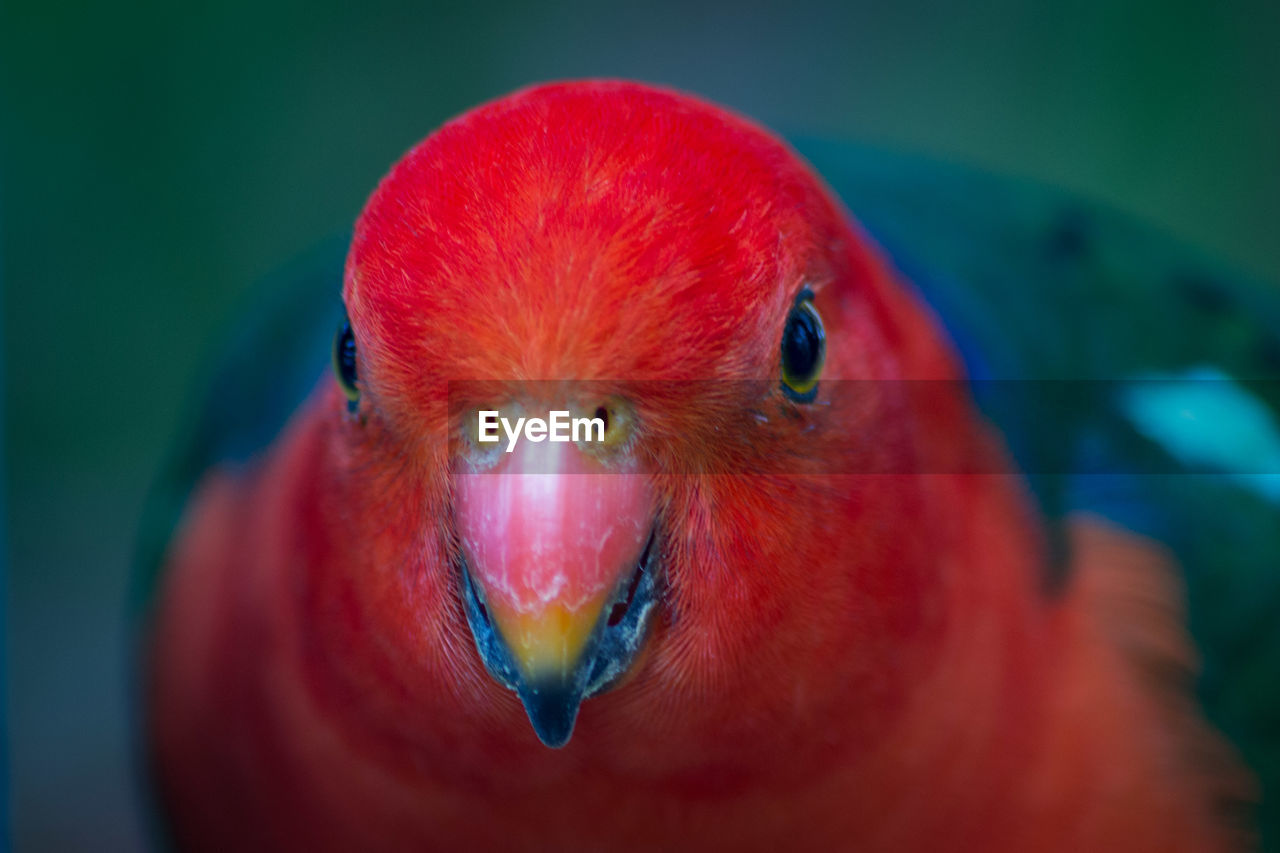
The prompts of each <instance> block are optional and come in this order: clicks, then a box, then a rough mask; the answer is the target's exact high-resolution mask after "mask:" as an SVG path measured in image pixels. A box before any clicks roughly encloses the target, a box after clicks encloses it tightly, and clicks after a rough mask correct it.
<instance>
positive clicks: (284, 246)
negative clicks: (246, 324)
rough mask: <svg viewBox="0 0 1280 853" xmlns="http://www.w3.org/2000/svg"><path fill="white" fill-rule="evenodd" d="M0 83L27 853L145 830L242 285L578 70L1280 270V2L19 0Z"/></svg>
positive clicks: (13, 584)
mask: <svg viewBox="0 0 1280 853" xmlns="http://www.w3.org/2000/svg"><path fill="white" fill-rule="evenodd" d="M882 6H883V8H882ZM890 7H892V8H890ZM0 75H2V76H0V163H2V166H3V171H2V172H0V239H2V241H3V242H2V243H0V264H3V266H2V267H0V283H2V285H3V306H2V317H3V344H4V349H3V362H2V363H3V366H4V378H3V381H4V389H5V397H4V407H3V412H4V424H3V427H4V441H5V460H4V467H3V473H4V488H5V491H6V494H5V496H4V502H3V505H4V507H5V508H6V511H7V514H6V525H7V530H6V531H5V540H6V545H7V562H8V591H7V599H8V623H7V637H6V645H7V648H6V652H7V657H6V659H5V668H6V670H7V674H8V696H7V718H8V730H9V732H8V733H9V745H8V756H9V769H10V789H11V804H10V815H11V821H12V831H13V837H14V840H15V842H16V846H17V848H18V849H30V850H57V849H95V850H110V849H131V848H134V847H137V846H139V845H140V844H141V843H142V832H143V829H142V827H143V823H142V819H141V818H140V817H139V811H138V808H137V805H136V803H137V798H136V794H135V792H134V790H133V787H132V783H131V779H130V776H129V770H128V758H129V747H128V714H129V711H128V704H127V695H126V693H127V691H126V684H127V678H126V675H127V669H126V649H125V644H124V639H125V636H126V633H125V629H124V625H123V616H122V614H123V612H124V603H123V602H124V597H125V584H126V578H127V574H128V569H129V562H130V550H131V547H132V541H133V535H134V527H135V524H136V520H137V516H138V513H139V510H140V506H141V502H142V497H143V494H144V490H145V488H146V486H147V483H148V481H149V480H150V478H151V477H152V476H153V475H154V472H155V469H156V466H157V465H158V462H159V459H160V456H161V454H162V453H163V451H164V449H165V448H166V447H167V446H168V445H169V443H170V442H171V440H172V437H173V435H174V431H175V429H176V428H177V423H178V418H179V413H180V411H181V410H182V408H183V406H184V405H185V401H187V400H188V399H190V395H191V393H192V389H191V387H190V386H191V382H192V379H193V377H194V376H195V375H197V374H198V372H199V369H200V366H201V365H202V364H203V363H204V362H205V361H206V360H207V357H208V356H209V354H210V352H211V348H212V347H213V346H214V344H215V342H216V341H217V340H218V338H219V336H220V332H221V331H224V330H225V328H226V326H227V324H228V323H230V322H231V321H232V318H233V316H234V306H235V305H236V303H237V300H238V298H239V297H241V295H242V294H243V293H244V291H245V289H246V288H247V287H248V286H249V284H250V283H251V282H252V281H253V280H254V279H256V278H258V277H260V276H262V275H264V274H266V273H268V272H269V271H271V270H272V269H273V268H275V267H277V266H279V265H280V264H282V263H284V262H285V261H287V260H288V259H289V258H290V257H291V256H293V255H295V254H296V253H298V252H300V251H302V250H303V249H305V248H306V247H308V246H309V245H311V244H313V243H314V242H315V241H316V240H317V239H319V238H321V237H322V236H324V235H326V234H329V233H331V232H333V231H335V230H337V229H339V228H341V227H343V226H345V225H347V224H348V223H350V222H351V221H352V219H353V218H354V217H355V215H356V213H357V212H358V211H359V208H360V206H361V204H362V203H363V201H364V199H365V198H366V196H367V194H368V193H369V192H370V191H371V190H372V188H373V186H374V184H375V182H376V181H377V179H378V178H379V177H380V176H381V175H382V173H383V172H384V171H385V170H386V169H387V168H388V166H389V165H390V164H391V163H392V161H393V160H394V159H395V158H397V157H398V156H399V155H400V154H401V153H403V151H404V150H406V149H407V148H408V147H409V146H410V145H411V144H413V143H414V142H415V141H416V140H418V139H419V138H421V137H422V136H424V135H425V134H427V133H428V132H429V131H430V130H431V129H432V128H434V127H435V126H437V125H438V124H439V123H440V122H441V121H443V120H445V119H447V118H448V117H450V116H452V115H454V114H456V113H458V112H460V111H462V110H464V109H466V108H468V107H470V106H472V105H474V104H476V103H478V102H480V101H483V100H486V99H489V98H493V97H496V96H498V95H500V94H503V93H505V92H507V91H509V90H511V89H513V88H516V87H519V86H522V85H525V84H528V83H530V82H534V81H539V80H546V79H552V78H565V77H582V76H624V77H635V78H639V79H644V80H649V81H655V82H661V83H667V84H671V85H675V86H678V87H681V88H685V89H688V90H690V91H693V92H696V93H699V94H701V95H704V96H706V97H709V98H711V99H714V100H717V101H720V102H723V103H725V104H727V105H730V106H732V107H735V108H737V109H739V110H740V111H743V112H745V113H747V114H749V115H752V116H754V117H756V118H757V119H759V120H761V121H762V122H764V123H765V124H768V125H770V126H772V127H774V128H775V129H778V130H780V131H784V132H792V133H808V134H817V135H826V136H835V137H842V138H851V139H857V140H862V141H866V142H871V143H874V144H880V145H884V146H886V147H891V148H898V149H908V150H912V151H921V152H926V153H931V154H934V155H936V156H939V157H942V158H944V159H950V160H956V161H962V162H968V163H976V164H980V165H985V166H989V167H991V168H994V169H996V170H998V171H1002V172H1008V173H1013V174H1017V175H1025V176H1032V177H1036V178H1040V179H1043V180H1046V181H1049V182H1051V183H1055V184H1059V185H1062V186H1066V187H1068V188H1072V189H1076V190H1079V191H1081V192H1083V193H1085V194H1087V195H1091V196H1095V197H1098V198H1101V199H1104V200H1107V201H1109V202H1112V203H1114V204H1115V205H1117V206H1119V207H1121V208H1123V209H1126V210H1129V211H1132V212H1135V213H1137V214H1139V215H1140V216H1142V217H1143V218H1145V219H1148V220H1151V221H1153V222H1155V223H1157V224H1159V225H1161V226H1163V227H1166V228H1167V229H1169V230H1170V231H1172V232H1173V233H1175V234H1177V235H1180V236H1182V237H1184V238H1185V239H1186V240H1188V241H1191V242H1194V243H1197V244H1200V245H1202V246H1204V247H1205V248H1207V249H1209V250H1211V251H1213V252H1215V253H1217V254H1218V255H1220V256H1221V257H1222V258H1223V259H1225V260H1226V261H1227V262H1229V263H1232V264H1234V265H1235V266H1237V267H1239V268H1241V269H1243V270H1244V271H1246V272H1250V273H1253V274H1256V275H1260V276H1262V277H1264V278H1267V279H1270V280H1273V281H1280V236H1278V234H1280V231H1278V230H1277V222H1280V4H1277V3H1275V2H1274V0H1255V2H1233V3H1203V4H1196V3H1185V2H1172V3H1166V2H1108V0H1086V2H1080V3H1071V4H1053V3H1035V4H1029V3H1027V4H1024V3H1014V2H1008V0H1005V1H1004V2H996V3H993V4H983V5H981V6H978V5H975V4H971V3H952V2H947V3H920V2H912V0H905V2H897V3H893V4H870V3H834V2H827V3H793V4H788V6H787V9H786V11H782V10H781V9H780V8H770V7H768V6H766V5H762V4H753V3H741V2H735V3H700V4H698V5H696V6H690V5H689V4H679V3H674V2H659V3H651V4H647V5H645V6H643V7H636V8H627V9H621V8H619V9H611V8H606V7H605V5H604V4H599V5H597V4H589V3H579V4H562V5H557V6H554V7H552V6H549V5H545V4H538V5H530V6H513V5H508V4H503V3H495V2H490V3H485V4H482V5H477V6H475V7H474V8H472V9H469V10H461V9H458V8H449V7H444V6H438V5H433V4H420V3H387V2H381V3H379V2H374V3H366V4H336V3H331V2H312V3H302V2H296V3H272V2H253V3H249V2H243V0H231V2H224V3H216V4H215V3H195V4H169V3H165V4H162V3H130V2H122V3H115V4H101V5H90V4H85V3H73V2H58V0H54V2H38V0H0Z"/></svg>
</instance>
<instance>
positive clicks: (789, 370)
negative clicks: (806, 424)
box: [782, 288, 827, 403]
mask: <svg viewBox="0 0 1280 853" xmlns="http://www.w3.org/2000/svg"><path fill="white" fill-rule="evenodd" d="M826 346H827V345H826V336H825V335H824V334H823V331H822V318H821V317H819V316H818V309H817V308H814V307H813V291H811V290H809V289H808V288H805V289H804V290H802V291H800V295H799V296H797V297H796V303H795V305H794V306H793V307H792V308H791V313H790V314H788V315H787V326H786V328H785V329H784V330H783V332H782V391H783V393H785V394H786V395H787V396H788V397H790V398H791V399H792V400H795V401H796V402H798V403H807V402H809V401H810V400H812V399H813V398H814V397H816V396H817V395H818V374H820V373H821V372H822V361H823V358H824V356H825V355H826Z"/></svg>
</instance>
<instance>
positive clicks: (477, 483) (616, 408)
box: [331, 82, 955, 746]
mask: <svg viewBox="0 0 1280 853" xmlns="http://www.w3.org/2000/svg"><path fill="white" fill-rule="evenodd" d="M344 301H345V304H346V308H347V312H348V317H349V321H348V325H347V326H346V327H345V328H344V330H343V331H342V332H341V333H340V335H339V339H338V344H337V348H336V352H335V363H336V366H337V373H338V377H339V383H338V385H339V386H341V388H342V389H343V390H344V391H345V396H344V395H343V394H341V393H334V394H333V395H332V400H331V403H332V415H333V418H334V419H335V423H336V424H337V426H336V428H335V430H334V434H335V435H336V436H337V437H338V441H339V442H340V444H341V451H340V452H341V453H342V455H343V459H344V464H345V466H346V467H347V469H348V470H349V471H351V472H352V473H353V476H359V477H363V478H364V480H363V481H362V482H365V483H366V484H371V491H373V492H375V493H377V494H378V495H379V496H380V500H381V502H380V503H378V505H379V506H380V507H382V521H383V522H384V523H385V529H384V530H382V531H381V532H380V534H379V536H378V537H377V538H376V541H377V542H378V543H380V544H378V545H377V547H376V548H375V550H376V552H377V553H376V555H375V557H376V559H378V560H381V561H383V562H386V561H390V562H392V563H398V564H400V566H401V569H402V571H403V572H404V573H406V574H409V575H413V568H412V567H415V566H423V565H435V564H434V563H430V561H427V560H425V558H423V557H422V555H424V554H428V553H433V552H435V551H438V552H439V553H442V554H445V555H447V557H446V558H445V559H442V560H441V561H439V562H440V564H441V565H443V566H446V567H447V570H444V569H442V570H439V571H431V572H428V575H429V576H427V577H424V578H418V579H417V580H416V581H415V582H418V583H424V584H432V585H436V586H439V588H441V589H444V590H447V591H448V594H446V595H443V596H441V597H440V599H439V600H440V602H441V603H440V605H439V608H438V611H437V612H433V613H423V614H421V618H422V619H424V620H431V619H436V620H444V621H446V622H448V623H449V625H451V626H454V627H455V628H456V629H457V630H456V631H455V632H454V633H452V634H450V636H452V637H458V636H463V637H465V636H467V635H469V639H470V640H472V641H474V642H473V645H471V647H469V648H464V647H462V646H460V645H455V646H451V647H450V649H449V651H448V654H450V655H453V656H454V657H453V658H451V659H450V660H449V661H448V662H447V666H449V667H450V668H451V671H453V672H457V673H462V672H465V671H466V670H467V667H469V666H471V664H472V662H473V661H475V660H476V659H478V660H479V662H480V663H482V664H483V667H484V670H487V672H488V675H489V677H491V679H492V680H494V681H496V682H497V684H498V685H501V686H502V687H505V688H509V689H511V690H514V692H515V693H516V695H517V696H518V697H519V699H520V701H521V703H522V704H523V707H524V710H525V712H526V713H527V716H528V719H529V721H530V722H532V725H533V728H534V730H535V732H536V733H537V735H538V737H539V738H540V739H541V740H542V741H543V742H544V743H545V744H547V745H549V746H561V745H563V744H565V743H566V742H567V741H568V740H569V737H570V735H571V733H572V732H573V729H574V725H575V720H576V719H577V717H578V712H579V708H580V706H581V705H582V703H583V700H584V699H585V698H587V697H590V696H593V695H596V694H601V693H606V692H610V693H612V694H614V695H619V694H625V693H627V692H628V691H631V692H632V694H633V697H632V699H631V700H628V701H630V702H631V705H630V707H632V708H633V709H634V708H638V707H640V706H639V705H637V704H636V703H640V704H642V705H644V707H645V713H647V714H649V719H650V721H651V725H652V726H654V727H655V729H661V727H662V726H663V725H666V724H668V723H669V720H668V718H669V717H670V716H671V714H670V713H668V712H667V711H665V710H664V709H666V708H669V707H675V706H676V704H678V703H676V702H675V700H674V697H677V696H678V697H681V698H683V699H695V700H696V698H697V697H698V696H703V695H709V690H710V685H715V686H716V687H717V690H718V693H719V694H720V695H724V694H729V695H732V694H733V693H734V691H740V692H741V694H742V695H747V694H748V693H750V694H751V695H753V696H755V697H757V699H756V700H755V701H753V702H752V703H749V704H748V707H751V708H752V713H750V714H746V715H741V714H739V715H737V716H734V717H732V718H730V717H727V716H726V715H725V714H724V713H722V712H720V711H715V710H714V709H710V708H708V709H706V710H705V713H703V712H702V711H699V710H698V702H696V701H694V702H692V703H687V702H686V703H684V706H685V707H686V709H687V708H688V707H689V706H690V705H692V706H693V707H694V709H695V710H694V711H692V712H689V711H687V710H686V711H685V712H684V719H685V723H684V724H685V725H702V726H704V727H706V728H707V729H711V728H713V727H719V728H720V729H722V730H730V731H732V730H735V727H741V731H742V732H743V733H744V737H745V736H746V734H745V733H746V732H747V731H749V730H753V729H751V727H752V726H756V727H758V726H759V725H768V724H769V722H770V721H771V720H772V721H775V722H776V721H777V720H779V719H782V718H783V717H788V718H801V719H803V718H804V716H805V714H806V713H810V712H812V713H814V714H816V713H817V711H816V705H815V704H814V703H818V702H832V703H845V704H846V707H848V704H847V703H848V699H849V696H848V695H847V694H846V693H843V692H842V691H838V690H836V691H833V690H818V689H811V688H813V687H814V686H815V685H816V684H818V683H819V682H821V681H824V680H834V681H836V682H838V683H840V684H842V685H849V689H851V690H857V689H861V690H862V693H863V696H864V698H865V697H868V696H869V697H872V698H874V699H875V701H870V702H866V701H864V702H863V703H861V705H864V706H865V705H868V704H870V705H876V704H877V703H880V704H883V703H884V702H887V701H889V696H890V694H891V693H892V692H893V691H892V689H891V686H889V682H888V680H886V679H885V678H884V677H883V672H884V662H885V660H886V659H887V658H888V657H890V656H892V658H893V660H894V663H895V666H906V665H907V663H908V662H909V660H910V654H911V652H910V650H911V649H912V648H913V646H912V644H911V643H904V642H902V638H903V637H904V636H907V635H910V636H912V637H916V638H919V637H921V636H925V635H927V634H928V633H929V631H928V630H926V629H927V628H928V627H929V626H933V627H936V623H937V608H936V607H931V606H930V605H929V604H928V602H927V600H926V596H924V595H922V594H921V592H920V591H921V590H922V589H925V588H927V587H928V586H929V582H930V574H931V572H932V571H933V569H932V568H931V566H932V565H933V562H934V561H932V560H930V559H928V558H927V555H926V554H925V553H924V552H925V551H926V550H927V547H926V546H925V544H924V543H923V542H921V541H919V540H920V537H913V536H911V535H909V534H908V535H902V536H894V535H885V534H886V532H889V528H891V526H892V525H894V524H898V525H900V524H903V523H911V524H918V523H920V519H918V518H917V517H916V513H915V512H914V511H913V510H914V509H915V508H916V507H917V506H918V503H919V502H918V501H917V500H916V499H915V498H914V497H913V494H912V492H911V490H910V489H909V488H905V487H901V486H898V485H883V484H882V485H879V486H878V485H877V484H876V480H875V478H857V477H852V476H851V475H848V474H847V472H855V471H868V470H876V469H886V470H888V469H892V468H893V467H894V466H895V465H896V464H898V461H899V460H901V459H902V458H903V457H904V456H907V455H909V454H910V453H911V452H913V451H912V450H911V447H912V442H913V436H912V435H911V434H909V433H908V432H907V431H906V430H905V428H904V427H903V426H902V425H903V424H905V423H910V420H911V419H909V418H903V417H902V407H903V406H905V405H908V404H907V403H904V402H902V401H901V400H897V399H895V398H893V396H892V395H891V394H887V393H885V392H883V391H882V390H880V389H882V388H884V387H888V383H884V382H882V381H881V380H893V379H900V378H908V377H910V378H952V377H953V376H954V375H955V374H954V368H953V366H952V360H951V358H950V355H949V354H948V353H946V352H943V351H942V349H941V348H940V346H939V345H937V344H935V343H930V342H931V341H934V340H936V336H935V335H932V334H920V333H918V332H919V330H920V329H922V328H925V327H926V326H927V324H928V322H929V321H928V320H926V319H924V318H922V317H921V316H919V314H918V313H917V309H916V308H914V306H913V305H908V304H907V303H906V302H904V301H903V298H902V297H901V296H899V295H898V289H897V288H896V287H895V286H893V282H891V281H890V280H889V278H888V276H887V274H886V273H885V272H883V264H882V263H881V262H880V261H879V259H878V258H877V257H876V256H875V255H874V253H873V251H872V250H870V249H868V248H867V246H866V244H865V242H864V241H862V240H860V239H859V238H858V235H857V234H856V233H855V232H854V231H853V230H852V228H851V226H850V225H849V224H848V219H847V215H846V214H845V213H844V212H843V211H842V210H841V209H840V207H839V206H838V204H837V203H835V202H834V201H833V200H832V197H831V196H830V194H829V193H828V192H827V191H826V190H825V188H824V187H823V186H822V185H821V183H820V182H819V180H818V179H817V178H816V177H815V176H814V174H813V173H812V172H811V171H810V170H809V168H808V167H807V166H806V165H805V164H804V163H803V162H802V161H801V160H800V159H799V158H798V157H796V156H795V155H794V154H793V153H792V152H791V151H790V149H788V148H787V147H786V146H785V145H784V144H783V143H781V142H780V141H778V140H777V139H776V138H774V137H773V136H771V135H770V134H768V133H767V132H765V131H763V130H761V129H759V128H757V127H756V126H754V125H752V124H750V123H749V122H747V121H746V120H744V119H741V118H738V117H736V116H734V115H732V114H729V113H727V112H726V111H724V110H722V109H720V108H718V107H714V106H711V105H709V104H705V103H703V102H700V101H698V100H695V99H693V98H690V97H687V96H683V95H680V94H676V93H671V92H667V91H663V90H658V89H653V88H650V87H646V86H641V85H635V84H625V83H608V82H597V83H571V84H556V85H549V86H542V87H538V88H534V89H530V90H525V91H522V92H518V93H516V94H514V95H512V96H509V97H507V98H504V99H502V100H499V101H496V102H493V103H491V104H488V105H486V106H483V107H481V108H479V109H477V110H474V111H472V112H470V113H468V114H466V115H464V116H463V117H461V118H459V119H457V120H454V121H452V122H451V123H449V124H446V125H445V126H443V127H442V128H441V129H439V130H438V131H437V132H435V133H434V134H433V135H431V136H430V137H428V138H427V139H426V140H425V141H423V142H422V143H420V144H419V145H418V146H417V147H415V148H414V149H412V150H411V151H410V152H409V153H408V154H407V155H406V156H405V157H404V158H403V159H402V160H401V161H400V162H399V163H398V164H397V165H396V166H395V167H394V169H393V170H392V171H391V172H390V174H388V175H387V176H386V177H385V178H384V179H383V181H382V182H381V184H380V185H379V186H378V188H377V190H376V191H375V193H374V194H373V196H372V198H371V199H370V201H369V202H368V204H367V206H366V208H365V210H364V211H363V213H362V215H361V216H360V219H359V221H358V223H357V226H356V232H355V237H354V240H353V243H352V247H351V250H350V253H349V256H348V260H347V269H346V274H345V287H344ZM847 380H872V381H871V382H867V383H861V382H855V383H847V382H846V381H847ZM842 384H848V385H849V386H850V387H851V388H852V387H853V386H858V387H860V388H861V389H862V390H861V391H858V392H854V391H848V392H844V391H838V389H840V388H841V387H842ZM486 412H489V413H496V416H498V417H501V418H503V419H505V420H506V422H507V426H500V424H501V422H500V421H498V420H497V418H496V417H495V418H494V419H493V420H491V421H490V428H489V429H488V430H487V431H486V428H485V427H484V425H483V419H482V417H481V415H482V413H486ZM553 412H562V413H566V414H567V417H568V418H569V419H571V420H572V419H578V418H582V419H585V421H586V423H585V425H584V426H585V429H584V430H583V432H582V433H579V434H577V435H576V436H574V435H573V434H572V433H571V434H570V437H569V440H564V441H560V440H552V438H551V437H550V435H549V432H550V431H551V430H550V425H547V424H544V426H546V427H547V428H546V429H542V430H539V429H530V428H526V429H525V430H523V431H520V432H517V431H516V428H515V427H514V426H513V425H515V424H517V423H521V422H520V421H519V418H525V419H526V420H525V421H524V422H523V423H525V424H526V425H527V424H529V423H530V420H531V419H533V418H539V419H542V420H543V421H544V422H545V421H547V420H548V419H549V417H550V415H551V413H553ZM940 421H945V418H941V419H940ZM597 422H598V423H597ZM495 423H496V424H499V426H494V424H495ZM593 430H594V431H595V432H593ZM494 435H496V436H497V440H496V441H493V440H490V439H492V438H493V436H494ZM575 437H576V439H577V440H574V438H575ZM833 472H834V473H833ZM840 472H846V473H844V474H842V473H840ZM846 481H848V482H846ZM854 481H856V482H854ZM370 523H375V521H371V522H370ZM861 530H868V531H870V530H876V531H879V535H876V536H870V535H868V536H859V531H861ZM886 567H889V568H886ZM424 571H425V570H424ZM370 582H372V581H370ZM849 649H854V650H855V651H856V653H855V654H847V653H845V652H847V651H848V650H849ZM425 657H426V655H425V654H424V658H425ZM490 687H491V688H492V687H493V685H492V684H490ZM613 688H617V689H613ZM624 688H625V689H624ZM664 697H665V698H664ZM605 698H611V697H602V699H601V701H603V700H604V699H605ZM645 703H647V704H645ZM797 709H800V710H801V711H802V713H800V714H797V713H796V711H797ZM637 713H638V711H637ZM850 713H853V712H852V711H851V712H850ZM699 714H701V716H699ZM671 725H674V723H671ZM729 742H732V739H730V740H729Z"/></svg>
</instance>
